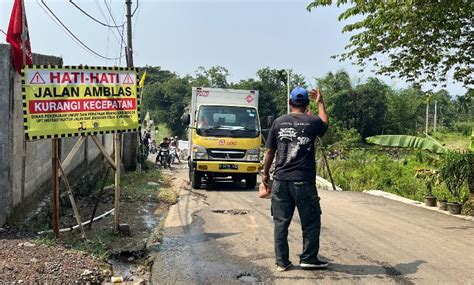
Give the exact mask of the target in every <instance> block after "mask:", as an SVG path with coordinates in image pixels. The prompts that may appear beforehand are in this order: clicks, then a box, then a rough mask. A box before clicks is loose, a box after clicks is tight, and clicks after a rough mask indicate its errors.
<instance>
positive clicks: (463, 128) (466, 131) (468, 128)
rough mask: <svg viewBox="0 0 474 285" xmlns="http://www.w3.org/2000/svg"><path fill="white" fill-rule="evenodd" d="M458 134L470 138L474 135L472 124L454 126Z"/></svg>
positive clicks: (465, 123)
mask: <svg viewBox="0 0 474 285" xmlns="http://www.w3.org/2000/svg"><path fill="white" fill-rule="evenodd" d="M454 129H455V130H456V132H458V133H461V134H462V135H463V136H466V137H467V136H470V135H471V133H472V123H468V122H458V123H456V124H455V125H454Z"/></svg>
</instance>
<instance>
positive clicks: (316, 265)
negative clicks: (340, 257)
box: [300, 260, 329, 269]
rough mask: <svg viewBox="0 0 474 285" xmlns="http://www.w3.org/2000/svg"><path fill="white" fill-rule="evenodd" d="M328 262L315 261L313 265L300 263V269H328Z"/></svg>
mask: <svg viewBox="0 0 474 285" xmlns="http://www.w3.org/2000/svg"><path fill="white" fill-rule="evenodd" d="M328 265H329V262H326V261H321V260H316V262H314V263H306V262H300V267H301V268H302V269H317V268H326V267H328Z"/></svg>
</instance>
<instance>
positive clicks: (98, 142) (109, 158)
mask: <svg viewBox="0 0 474 285" xmlns="http://www.w3.org/2000/svg"><path fill="white" fill-rule="evenodd" d="M91 138H92V140H93V141H94V143H95V144H96V145H97V147H98V148H99V150H100V152H102V155H103V156H104V158H105V159H106V160H107V161H108V162H109V163H110V166H112V168H113V169H114V170H116V169H117V168H120V167H119V166H120V164H117V157H115V162H114V160H113V159H112V157H111V156H110V155H109V154H108V153H107V150H106V149H105V147H104V146H103V145H102V142H100V141H99V139H98V138H97V137H96V136H91ZM115 139H116V138H115ZM119 141H120V136H119ZM119 149H120V142H119ZM119 161H120V160H119Z"/></svg>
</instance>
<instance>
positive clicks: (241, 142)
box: [183, 87, 262, 189]
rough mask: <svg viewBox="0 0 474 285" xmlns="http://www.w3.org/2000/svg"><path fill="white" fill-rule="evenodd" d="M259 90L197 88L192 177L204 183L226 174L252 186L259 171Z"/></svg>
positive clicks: (191, 147)
mask: <svg viewBox="0 0 474 285" xmlns="http://www.w3.org/2000/svg"><path fill="white" fill-rule="evenodd" d="M257 108H258V91H255V90H234V89H218V88H204V87H194V88H193V89H192V98H191V107H190V110H189V114H185V115H184V116H183V120H184V121H185V122H186V123H188V124H189V151H190V156H189V178H190V181H191V184H192V187H193V188H195V189H198V188H200V187H201V185H202V183H203V182H210V181H212V180H213V179H215V178H217V177H219V178H223V177H227V178H229V179H232V180H233V181H234V182H235V183H240V182H241V181H242V180H245V183H246V187H247V188H249V189H253V188H255V186H256V183H257V174H258V173H259V171H260V168H261V165H260V151H261V148H260V147H261V144H262V139H261V128H260V119H259V116H258V109H257Z"/></svg>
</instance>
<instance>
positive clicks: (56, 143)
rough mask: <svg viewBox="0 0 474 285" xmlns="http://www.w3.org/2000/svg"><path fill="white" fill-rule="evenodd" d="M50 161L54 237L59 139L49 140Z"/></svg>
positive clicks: (57, 213)
mask: <svg viewBox="0 0 474 285" xmlns="http://www.w3.org/2000/svg"><path fill="white" fill-rule="evenodd" d="M51 142H52V144H51V146H52V147H51V162H52V165H51V166H52V180H51V189H52V191H53V193H52V200H51V204H52V217H53V232H54V235H55V236H56V238H57V237H58V236H59V175H58V169H59V165H58V163H59V161H58V152H59V139H52V140H51Z"/></svg>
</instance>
